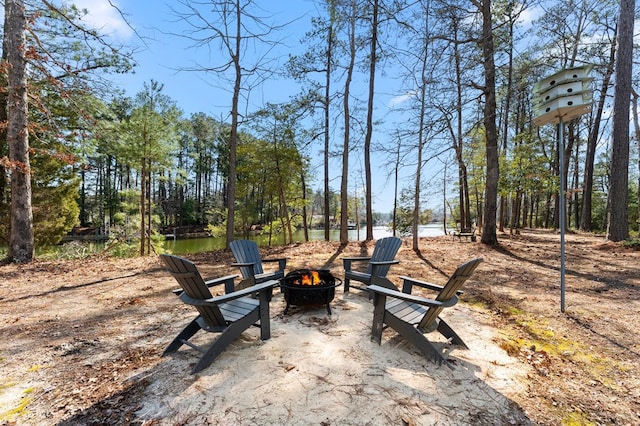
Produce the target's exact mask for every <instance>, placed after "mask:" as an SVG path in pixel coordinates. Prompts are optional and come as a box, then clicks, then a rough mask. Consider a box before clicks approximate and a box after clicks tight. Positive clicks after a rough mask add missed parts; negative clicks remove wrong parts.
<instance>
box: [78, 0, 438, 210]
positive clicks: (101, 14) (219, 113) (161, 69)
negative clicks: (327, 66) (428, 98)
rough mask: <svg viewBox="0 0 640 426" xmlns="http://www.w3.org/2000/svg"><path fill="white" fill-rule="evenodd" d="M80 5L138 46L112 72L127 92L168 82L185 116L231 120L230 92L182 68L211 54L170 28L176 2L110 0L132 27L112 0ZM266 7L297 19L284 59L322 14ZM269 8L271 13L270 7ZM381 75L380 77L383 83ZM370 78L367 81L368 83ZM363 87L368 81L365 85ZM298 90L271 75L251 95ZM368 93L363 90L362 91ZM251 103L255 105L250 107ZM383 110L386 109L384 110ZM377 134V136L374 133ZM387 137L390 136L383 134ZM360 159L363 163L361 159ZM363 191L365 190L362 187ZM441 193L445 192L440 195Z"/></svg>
mask: <svg viewBox="0 0 640 426" xmlns="http://www.w3.org/2000/svg"><path fill="white" fill-rule="evenodd" d="M73 3H75V4H76V5H77V6H78V7H80V8H86V9H87V10H88V11H89V15H88V16H87V17H86V19H87V21H88V22H89V23H90V24H91V25H93V26H94V27H96V28H99V29H101V31H102V32H103V33H106V34H109V35H110V36H111V37H112V38H113V39H114V40H116V41H118V42H122V43H126V44H128V45H132V46H136V48H137V49H138V53H137V54H136V61H137V62H138V66H137V67H136V70H135V73H134V74H129V75H121V76H112V77H113V81H114V86H115V87H117V88H120V89H123V90H125V91H126V94H127V95H129V96H134V95H135V94H136V93H137V92H138V91H139V90H141V89H142V86H143V84H144V83H145V82H149V81H150V80H151V79H154V80H157V81H158V82H160V83H162V84H164V93H165V94H167V95H168V96H170V97H171V98H172V99H173V100H175V101H176V103H177V105H178V106H179V107H180V108H181V109H182V110H183V111H184V112H185V115H186V116H189V115H190V114H192V113H196V112H204V113H206V114H209V115H211V116H213V117H216V118H222V119H227V118H228V111H229V105H230V98H231V95H230V92H226V91H224V90H221V89H219V88H216V87H213V86H212V85H211V84H210V81H211V80H209V81H207V80H206V78H207V76H206V75H202V74H198V73H193V72H187V71H180V69H181V68H184V67H188V66H191V65H193V64H194V61H199V62H202V63H207V61H208V60H209V58H208V55H209V54H215V52H214V53H209V52H208V51H207V50H206V49H199V50H197V49H194V48H192V47H191V45H190V43H189V42H187V41H185V40H183V39H180V38H179V37H176V36H172V35H169V34H168V33H180V32H181V31H182V30H183V28H181V25H182V24H180V23H179V22H178V21H177V20H176V16H175V15H174V14H173V13H172V12H171V6H173V7H174V8H179V7H180V5H179V4H178V2H177V1H175V2H166V1H165V2H157V1H155V0H111V3H112V4H115V5H116V6H117V7H118V9H120V11H122V13H123V14H124V17H125V18H126V21H128V22H129V23H130V24H131V26H132V27H133V28H134V29H135V32H134V30H133V29H132V28H130V27H129V26H128V25H127V23H126V22H125V21H124V19H123V18H122V17H121V16H120V14H119V13H118V11H117V10H116V9H114V8H113V7H111V6H110V5H109V0H73ZM258 3H259V4H260V5H261V6H262V7H263V8H264V9H266V11H265V12H264V16H267V15H268V16H270V17H271V18H270V20H269V21H270V22H272V21H277V22H279V23H285V22H290V21H294V20H295V22H294V24H293V25H288V26H287V30H286V31H287V33H285V34H280V35H279V37H278V38H279V39H282V41H283V44H282V46H281V47H280V48H279V51H278V56H279V57H280V58H281V60H282V61H285V60H286V58H287V55H288V54H289V53H295V52H296V49H300V40H301V38H302V37H303V35H304V34H305V32H306V31H308V29H309V28H310V20H311V16H315V15H317V13H316V12H315V8H316V4H315V3H314V2H313V1H312V0H295V1H282V0H261V1H259V2H258ZM267 11H268V12H267ZM381 81H382V80H381V79H379V80H378V82H379V83H380V82H381ZM363 83H365V82H363ZM363 87H364V86H363ZM298 90H299V87H298V85H297V83H295V82H293V81H285V80H281V79H270V80H269V82H268V83H266V84H265V85H264V86H262V87H261V88H260V90H259V91H258V89H256V91H254V92H252V94H251V100H252V104H253V105H252V106H253V109H256V108H257V107H259V106H261V105H264V104H265V103H266V102H271V103H278V102H286V101H288V100H289V99H290V97H291V96H293V95H295V94H296V93H297V92H298ZM380 93H381V94H380V95H377V98H376V104H377V106H376V108H377V110H378V111H379V113H381V114H382V113H387V112H388V111H389V110H390V109H391V108H393V106H395V105H398V103H401V102H402V101H403V99H404V95H403V94H396V93H394V91H393V90H392V89H387V90H381V92H380ZM363 98H364V94H363ZM250 108H251V106H250ZM380 111H381V112H380ZM374 137H375V135H374ZM384 137H386V135H385V136H384ZM321 155H322V154H321V152H320V151H319V148H317V149H315V151H313V152H312V156H314V157H316V158H317V159H318V164H316V165H315V166H316V167H317V168H318V170H320V167H321V164H320V163H319V160H320V158H321ZM361 157H362V155H361V154H360V158H357V159H356V158H354V159H353V160H352V165H353V167H352V170H359V169H361V168H362V166H361V165H360V164H362V159H361ZM339 161H340V160H339V159H336V160H335V161H334V164H332V165H331V168H332V170H334V172H332V173H333V175H332V176H331V178H332V182H331V187H332V188H333V189H334V190H338V189H339V187H340V163H339ZM356 162H358V163H357V164H356ZM373 162H374V163H375V164H374V165H373V169H374V170H373V174H374V189H373V202H374V210H375V211H380V212H383V213H389V212H391V209H392V206H393V186H392V184H391V183H389V181H388V177H387V175H388V174H387V171H386V165H385V164H384V163H385V162H386V160H384V159H382V158H378V157H375V158H373ZM407 173H408V174H409V175H408V177H406V179H407V180H406V182H404V183H403V185H409V184H410V182H411V177H410V176H411V175H413V171H411V170H408V171H407ZM321 179H322V176H320V175H318V176H317V179H316V182H314V188H320V187H321V185H322V183H321ZM356 180H357V181H358V182H360V183H361V182H362V179H360V177H357V178H356V177H355V176H352V175H350V176H349V181H350V182H349V188H350V192H355V191H356V189H355V188H356V187H357V186H359V184H358V183H357V182H356ZM359 191H360V192H361V193H363V192H364V191H362V190H359ZM439 198H441V196H440V197H439Z"/></svg>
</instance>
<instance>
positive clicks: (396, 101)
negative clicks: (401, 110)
mask: <svg viewBox="0 0 640 426" xmlns="http://www.w3.org/2000/svg"><path fill="white" fill-rule="evenodd" d="M415 94H416V92H415V91H414V90H412V91H410V92H407V93H405V94H402V95H398V96H394V97H393V98H391V100H390V101H389V105H388V106H389V108H390V109H393V108H395V107H396V106H398V105H402V104H404V103H405V102H407V101H409V100H410V99H411V98H412V97H413V96H415Z"/></svg>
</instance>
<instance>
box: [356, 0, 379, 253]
mask: <svg viewBox="0 0 640 426" xmlns="http://www.w3.org/2000/svg"><path fill="white" fill-rule="evenodd" d="M378 12H379V8H378V0H373V11H372V14H373V22H372V23H371V51H370V53H369V56H370V58H369V99H368V101H367V131H366V133H365V136H364V174H365V187H366V188H365V210H366V221H367V236H366V240H367V241H371V240H373V206H372V197H371V187H372V184H371V137H372V134H373V95H374V91H375V79H376V61H377V59H376V52H377V50H378ZM359 225H360V224H358V226H359Z"/></svg>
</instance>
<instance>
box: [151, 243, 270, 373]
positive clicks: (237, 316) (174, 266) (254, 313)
mask: <svg viewBox="0 0 640 426" xmlns="http://www.w3.org/2000/svg"><path fill="white" fill-rule="evenodd" d="M160 257H161V258H162V260H163V261H164V263H165V265H166V266H167V269H168V271H169V273H171V275H173V277H174V278H175V279H176V280H177V281H178V283H179V284H180V287H181V290H177V291H176V292H175V293H176V294H178V295H179V296H180V300H182V301H183V302H184V303H186V304H188V305H192V306H193V307H194V308H196V309H197V310H198V313H199V315H198V316H197V317H196V318H195V319H194V320H193V321H191V322H190V323H189V324H188V325H187V326H186V327H185V328H184V330H182V331H181V332H180V334H178V335H177V336H176V338H175V339H173V341H172V342H171V343H170V344H169V346H167V348H166V349H165V350H164V352H163V354H162V356H165V355H167V354H170V353H172V352H175V351H177V350H178V349H179V348H180V347H181V346H182V345H187V346H189V347H191V348H193V349H196V350H198V351H200V352H202V353H203V355H202V357H201V358H200V360H199V361H198V363H197V364H196V365H195V366H194V367H193V369H192V370H191V374H194V373H197V372H199V371H201V370H203V369H205V368H207V367H208V366H209V365H211V363H212V362H213V360H214V359H215V358H216V357H217V356H218V355H220V353H222V352H223V351H224V350H225V349H226V347H227V346H229V344H230V343H231V342H233V341H234V340H235V339H236V338H237V337H238V336H240V334H242V333H243V332H244V331H245V330H247V329H248V328H249V327H251V326H252V325H256V326H259V327H260V339H262V340H267V339H269V338H270V337H271V328H270V319H269V302H268V294H269V292H270V291H271V289H272V287H273V286H274V285H277V284H278V282H277V281H266V282H264V283H261V284H256V285H255V286H252V287H249V288H246V289H243V290H239V291H233V292H230V293H227V294H224V295H222V296H217V297H212V295H211V292H210V290H209V287H211V286H213V285H218V284H224V285H225V289H229V288H233V279H234V278H235V277H237V275H230V276H226V277H222V278H219V279H217V280H211V281H206V282H205V281H204V280H203V279H202V276H201V275H200V272H198V268H197V267H196V265H195V264H194V263H193V262H191V261H189V260H187V259H184V258H181V257H178V256H173V255H166V254H163V255H161V256H160ZM230 280H231V285H229V281H230ZM255 294H257V295H258V296H257V297H255V298H254V297H251V296H252V295H255ZM200 330H204V331H207V332H211V333H219V336H218V337H217V338H216V339H215V340H214V341H213V342H212V343H211V344H210V345H209V346H208V347H206V348H203V347H200V346H197V345H195V344H193V343H191V342H189V339H190V338H191V337H193V336H194V335H195V334H196V333H197V332H198V331H200Z"/></svg>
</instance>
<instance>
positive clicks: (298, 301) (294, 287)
mask: <svg viewBox="0 0 640 426" xmlns="http://www.w3.org/2000/svg"><path fill="white" fill-rule="evenodd" d="M341 284H342V280H340V279H339V278H335V277H334V276H333V275H332V274H331V272H329V271H328V270H326V269H319V270H313V269H297V270H295V271H291V272H289V273H288V274H287V275H286V276H285V277H284V278H282V280H281V281H280V288H281V289H282V293H283V294H284V300H285V301H286V302H287V307H286V308H285V310H284V313H285V315H286V314H287V312H288V311H289V306H291V305H295V306H313V305H326V306H327V313H328V314H329V315H331V307H330V306H329V304H330V303H331V301H332V300H333V298H334V297H335V290H336V287H338V286H340V285H341Z"/></svg>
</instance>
